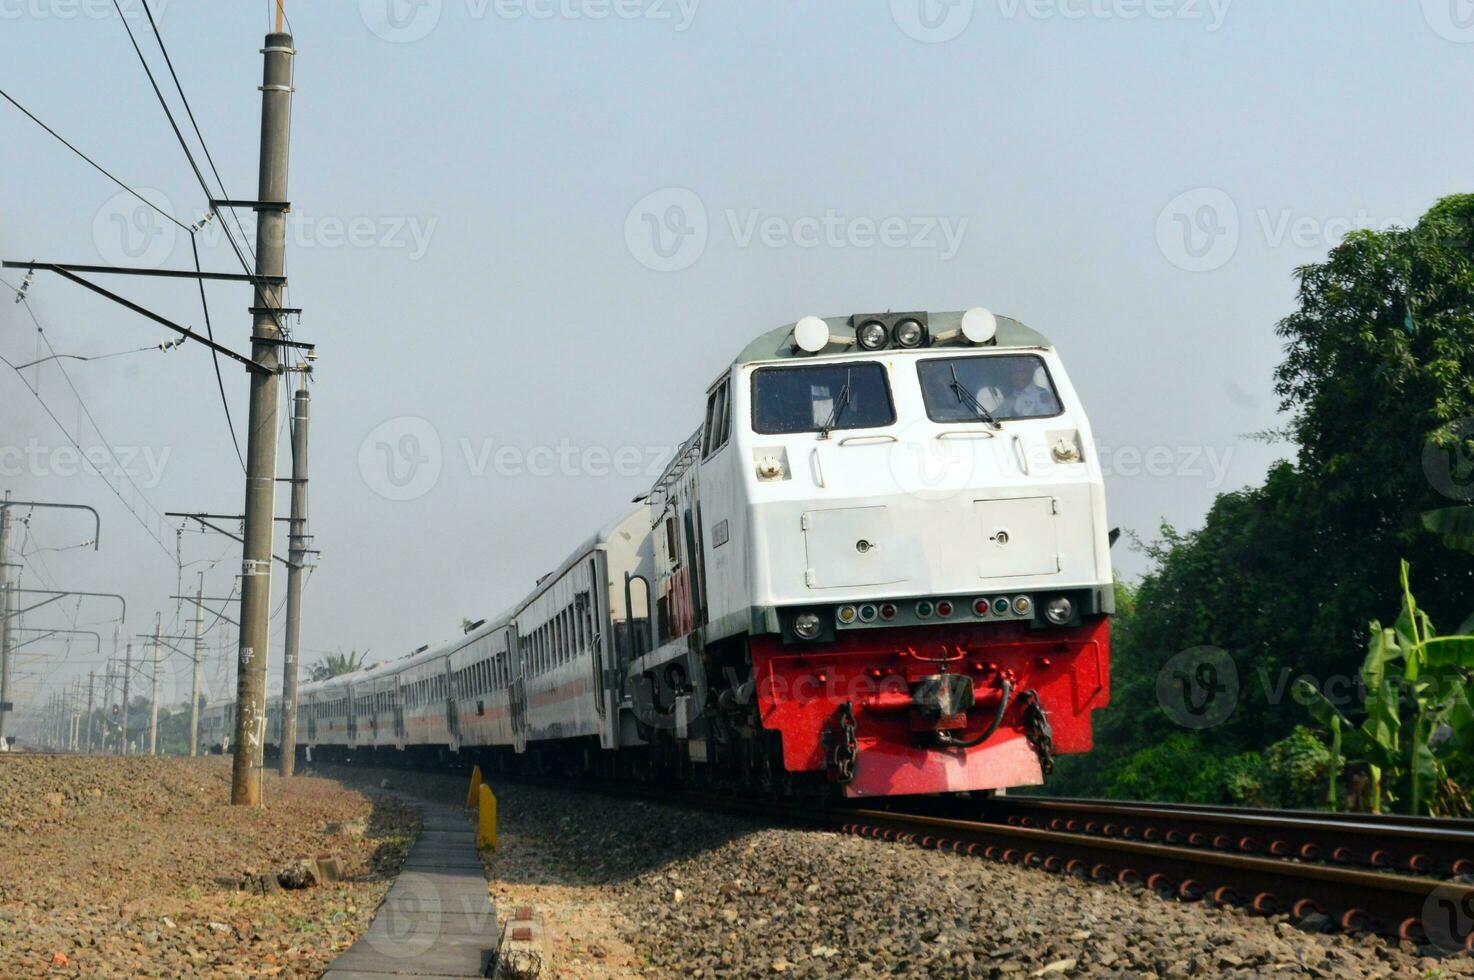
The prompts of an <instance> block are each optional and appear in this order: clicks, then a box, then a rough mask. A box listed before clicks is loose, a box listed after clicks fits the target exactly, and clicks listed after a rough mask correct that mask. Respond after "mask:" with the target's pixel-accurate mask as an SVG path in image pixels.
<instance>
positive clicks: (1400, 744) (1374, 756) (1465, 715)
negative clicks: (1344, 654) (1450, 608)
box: [1295, 562, 1474, 816]
mask: <svg viewBox="0 0 1474 980" xmlns="http://www.w3.org/2000/svg"><path fill="white" fill-rule="evenodd" d="M1371 634H1372V636H1371V641H1370V643H1369V644H1368V649H1367V655H1366V659H1365V660H1364V661H1363V662H1362V666H1361V682H1362V685H1363V691H1364V694H1363V696H1362V703H1361V705H1360V706H1359V712H1358V713H1359V716H1360V721H1359V723H1358V722H1354V721H1353V720H1352V719H1351V718H1350V717H1348V715H1347V714H1346V713H1343V712H1342V711H1341V710H1340V708H1339V707H1338V706H1337V705H1336V704H1335V703H1334V702H1332V701H1331V700H1330V699H1329V698H1327V697H1326V696H1325V695H1324V694H1322V693H1321V692H1320V691H1319V690H1317V689H1316V687H1315V686H1314V685H1312V684H1310V683H1308V682H1306V681H1297V682H1296V685H1295V693H1296V697H1297V699H1298V700H1300V701H1301V702H1302V703H1304V704H1305V705H1306V706H1307V707H1308V708H1309V710H1310V712H1311V714H1312V715H1314V716H1315V719H1316V721H1318V722H1320V723H1321V724H1322V725H1324V726H1325V727H1326V728H1327V729H1328V730H1329V732H1330V739H1331V753H1332V756H1333V758H1332V759H1331V765H1330V766H1329V767H1328V775H1329V780H1328V784H1327V794H1326V796H1327V801H1328V802H1329V803H1330V804H1331V805H1332V806H1337V805H1340V804H1341V803H1342V802H1343V801H1344V800H1345V799H1346V797H1345V796H1343V794H1342V793H1341V792H1340V789H1339V787H1338V784H1337V777H1338V775H1339V774H1340V770H1341V761H1342V757H1343V756H1344V757H1345V759H1346V760H1348V761H1350V762H1353V763H1361V764H1362V765H1364V766H1365V770H1366V773H1367V778H1368V779H1369V786H1367V787H1366V791H1365V793H1360V792H1357V793H1353V794H1351V795H1352V796H1353V797H1355V798H1362V797H1364V798H1365V799H1367V801H1368V803H1369V807H1368V808H1369V809H1371V810H1372V811H1373V812H1377V813H1380V812H1382V811H1383V810H1384V809H1385V808H1388V807H1389V806H1392V805H1394V804H1397V809H1398V810H1400V811H1401V812H1404V813H1408V814H1414V815H1420V816H1426V815H1433V816H1464V815H1467V814H1469V812H1470V804H1469V799H1468V794H1467V792H1466V791H1465V790H1463V789H1462V788H1461V785H1460V783H1461V782H1463V783H1464V785H1467V781H1468V778H1469V771H1470V768H1471V760H1474V710H1471V708H1470V704H1469V692H1468V684H1469V677H1470V673H1471V672H1474V636H1444V637H1440V636H1438V634H1437V633H1436V632H1435V631H1434V628H1433V623H1432V621H1431V620H1430V619H1429V617H1428V614H1427V613H1425V612H1423V610H1421V609H1419V608H1418V604H1417V600H1415V599H1414V598H1413V593H1412V588H1411V585H1410V583H1409V581H1408V566H1407V563H1406V562H1404V563H1403V565H1402V612H1401V614H1400V615H1399V616H1398V617H1397V623H1396V624H1395V625H1394V626H1392V627H1391V628H1383V627H1382V625H1381V624H1380V623H1377V622H1373V623H1372V626H1371Z"/></svg>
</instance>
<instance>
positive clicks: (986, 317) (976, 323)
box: [962, 306, 998, 344]
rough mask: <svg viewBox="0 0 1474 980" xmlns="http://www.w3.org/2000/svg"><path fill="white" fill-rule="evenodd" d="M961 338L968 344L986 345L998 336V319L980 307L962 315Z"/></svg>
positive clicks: (975, 307)
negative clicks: (965, 339)
mask: <svg viewBox="0 0 1474 980" xmlns="http://www.w3.org/2000/svg"><path fill="white" fill-rule="evenodd" d="M962 336H964V337H966V338H967V340H968V342H969V343H973V344H986V343H988V342H989V341H991V340H993V339H994V338H995V337H997V336H998V318H997V317H996V316H994V315H993V314H992V313H991V312H989V311H988V310H985V309H983V308H982V307H981V306H974V307H973V308H972V309H970V310H968V311H967V312H966V313H964V314H962Z"/></svg>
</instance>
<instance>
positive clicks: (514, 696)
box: [507, 626, 527, 752]
mask: <svg viewBox="0 0 1474 980" xmlns="http://www.w3.org/2000/svg"><path fill="white" fill-rule="evenodd" d="M507 656H508V657H509V658H510V659H509V660H508V663H509V665H510V668H511V671H512V685H511V687H510V688H509V689H508V691H507V708H508V710H509V711H510V712H511V715H512V744H513V745H514V746H515V747H516V749H517V751H518V752H525V751H526V750H527V680H526V675H527V665H526V664H525V663H524V662H523V649H522V641H521V640H520V639H519V638H518V636H517V627H515V626H513V627H512V628H511V629H509V630H507Z"/></svg>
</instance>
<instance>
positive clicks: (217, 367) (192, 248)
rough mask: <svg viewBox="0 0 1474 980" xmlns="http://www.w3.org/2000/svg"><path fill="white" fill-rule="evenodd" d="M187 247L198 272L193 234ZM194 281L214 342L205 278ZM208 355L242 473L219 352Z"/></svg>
mask: <svg viewBox="0 0 1474 980" xmlns="http://www.w3.org/2000/svg"><path fill="white" fill-rule="evenodd" d="M189 248H190V251H191V252H193V253H194V269H195V271H196V272H199V271H200V247H199V245H198V243H196V241H195V236H194V235H193V234H191V235H190V236H189ZM195 282H196V284H198V285H199V287H200V306H201V307H202V308H203V309H204V311H205V334H206V336H208V337H209V338H210V342H211V343H214V342H215V329H214V328H213V327H212V326H211V325H210V304H209V302H207V301H206V299H205V280H204V279H196V280H195ZM210 356H211V357H212V358H213V359H214V361H215V384H216V386H217V387H218V388H219V389H220V405H221V407H222V408H224V409H225V424H226V426H227V427H229V429H230V441H231V444H232V445H234V446H235V458H236V459H238V460H240V464H241V472H242V473H244V472H246V457H245V456H243V455H241V441H240V439H238V438H237V437H236V434H235V419H233V418H231V415H230V400H229V399H227V398H226V397H225V377H224V376H223V375H222V374H221V373H220V353H219V351H216V350H214V349H213V348H212V349H211V350H210Z"/></svg>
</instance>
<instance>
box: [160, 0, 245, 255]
mask: <svg viewBox="0 0 1474 980" xmlns="http://www.w3.org/2000/svg"><path fill="white" fill-rule="evenodd" d="M142 3H143V12H144V14H145V15H146V16H147V17H148V26H149V27H150V28H151V29H152V30H153V32H154V39H155V40H156V41H158V44H159V51H160V52H161V53H162V54H163V55H164V64H165V65H167V66H168V68H169V77H170V78H172V79H173V80H174V90H175V91H176V92H178V93H179V101H180V102H182V103H184V112H185V115H187V116H188V117H189V124H190V126H191V127H193V129H194V135H195V138H196V139H197V140H199V141H200V149H201V150H203V151H204V153H205V162H206V163H208V164H209V165H210V172H211V173H213V174H214V175H215V183H216V184H218V185H219V187H220V196H221V197H222V198H223V199H225V200H230V192H229V191H227V190H226V189H225V179H224V178H222V177H221V176H220V170H219V168H218V167H216V166H215V158H214V157H212V156H211V155H210V145H209V144H208V143H206V142H205V135H204V134H203V133H201V132H200V124H199V123H198V122H196V121H195V116H194V109H192V108H191V107H190V104H189V97H188V96H186V95H185V94H184V86H183V85H181V84H180V82H179V75H178V74H177V73H176V72H175V71H174V59H172V58H170V57H169V49H168V47H167V46H165V44H164V37H163V35H162V34H160V33H159V25H158V23H157V22H156V21H155V20H154V12H153V10H152V9H151V8H150V7H149V5H148V0H142ZM227 210H229V211H230V216H231V219H232V220H233V221H235V227H236V230H237V231H239V232H240V235H241V240H242V242H243V244H244V245H245V246H246V251H247V252H250V253H251V258H252V259H254V258H255V257H256V253H255V251H254V250H252V248H251V240H250V238H249V237H248V236H247V235H246V230H245V228H244V227H242V226H241V219H240V215H239V214H238V213H237V212H236V209H235V208H228V209H227ZM227 234H229V232H228V231H227Z"/></svg>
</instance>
